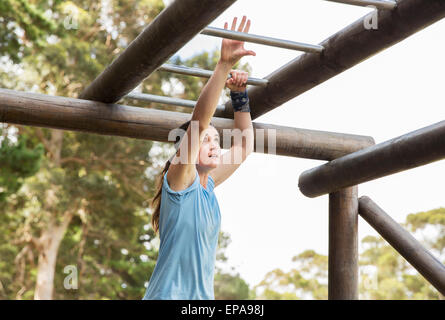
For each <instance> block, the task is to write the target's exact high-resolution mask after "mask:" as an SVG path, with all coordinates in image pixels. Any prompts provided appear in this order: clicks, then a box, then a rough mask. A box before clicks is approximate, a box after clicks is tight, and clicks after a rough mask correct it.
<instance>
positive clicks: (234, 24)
mask: <svg viewBox="0 0 445 320" xmlns="http://www.w3.org/2000/svg"><path fill="white" fill-rule="evenodd" d="M236 20H237V17H234V18H233V21H232V28H231V30H233V31H235V27H236Z"/></svg>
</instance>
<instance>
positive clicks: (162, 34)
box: [80, 0, 236, 103]
mask: <svg viewBox="0 0 445 320" xmlns="http://www.w3.org/2000/svg"><path fill="white" fill-rule="evenodd" d="M235 1H236V0H181V1H174V2H173V3H171V4H170V5H169V6H168V7H166V8H165V9H164V10H163V11H162V12H161V13H160V14H159V15H158V16H157V17H156V18H155V19H154V20H153V21H152V22H151V23H150V24H149V25H148V26H147V27H146V28H145V29H144V30H143V31H142V32H141V33H140V34H139V35H138V36H137V38H136V39H134V40H133V41H132V42H131V43H130V45H129V46H128V47H127V48H126V49H125V50H124V51H123V52H122V53H121V54H120V55H119V56H118V57H117V58H116V59H115V60H114V61H113V62H112V63H111V64H110V65H109V66H108V67H107V68H106V69H105V70H104V71H103V72H102V73H101V74H100V75H99V76H98V77H97V78H96V79H95V80H94V81H93V82H92V83H91V84H90V85H89V86H88V87H87V88H86V89H85V90H84V91H83V92H82V94H81V95H80V98H81V99H87V100H95V101H101V102H108V103H111V102H117V101H119V100H120V99H121V98H122V97H123V96H125V95H126V94H127V93H129V92H130V91H132V90H133V89H134V88H136V87H137V86H138V85H139V83H141V82H142V80H144V79H145V78H146V77H148V76H149V75H150V74H151V73H152V72H153V71H155V70H156V68H158V67H159V66H161V65H162V64H163V63H164V62H165V61H166V60H167V59H168V58H170V57H171V56H172V55H173V54H175V53H176V52H177V51H178V50H179V49H181V48H182V47H183V46H184V45H185V44H186V43H187V42H189V41H190V40H191V39H192V38H193V37H194V36H195V35H197V34H198V33H199V32H200V31H201V30H202V29H204V28H205V27H206V26H207V25H208V24H209V23H210V22H212V21H213V20H214V19H215V18H217V17H218V16H219V15H220V14H221V13H222V12H224V10H226V9H227V8H228V7H229V6H231V5H232V4H233V3H234V2H235Z"/></svg>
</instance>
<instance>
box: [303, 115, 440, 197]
mask: <svg viewBox="0 0 445 320" xmlns="http://www.w3.org/2000/svg"><path fill="white" fill-rule="evenodd" d="M444 158H445V121H441V122H438V123H436V124H433V125H431V126H428V127H425V128H422V129H419V130H416V131H413V132H410V133H408V134H405V135H402V136H400V137H397V138H394V139H391V140H388V141H386V142H383V143H379V144H377V145H375V146H371V147H368V148H366V149H363V150H359V151H357V152H354V153H351V154H348V155H346V156H343V157H341V158H338V159H335V160H333V161H331V162H329V163H326V164H324V165H321V166H318V167H316V168H313V169H310V170H307V171H304V172H303V173H302V174H301V175H300V179H299V187H300V190H301V192H302V193H303V194H304V195H305V196H308V197H317V196H320V195H323V194H327V193H330V192H333V191H335V190H339V189H342V188H345V187H348V186H355V185H358V184H360V183H363V182H367V181H371V180H373V179H377V178H380V177H384V176H387V175H390V174H393V173H397V172H400V171H403V170H408V169H412V168H415V167H419V166H421V165H425V164H428V163H431V162H434V161H437V160H441V159H444Z"/></svg>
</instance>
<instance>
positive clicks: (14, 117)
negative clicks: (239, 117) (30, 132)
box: [0, 89, 374, 160]
mask: <svg viewBox="0 0 445 320" xmlns="http://www.w3.org/2000/svg"><path fill="white" fill-rule="evenodd" d="M190 117H191V114H186V113H180V112H171V111H163V110H155V109H146V108H137V107H131V106H123V105H118V104H105V103H102V102H96V101H90V100H82V99H73V98H65V97H56V96H49V95H44V94H36V93H25V92H19V91H13V90H7V89H0V122H8V123H15V124H22V125H30V126H40V127H49V128H56V129H64V130H76V131H85V132H91V133H97V134H106V135H117V136H124V137H130V138H138V139H147V140H155V141H163V142H168V134H169V132H170V131H171V130H172V129H174V128H178V127H179V126H180V125H181V124H182V123H184V122H186V121H188V120H190ZM212 123H213V124H214V125H215V127H216V128H217V130H218V131H219V133H220V136H221V147H222V146H223V142H224V141H223V140H224V132H223V129H233V128H234V121H233V120H230V119H223V118H215V117H214V118H212ZM253 127H254V130H255V137H256V139H257V141H256V143H255V151H257V152H262V153H269V154H277V155H283V156H291V157H301V158H308V159H319V160H329V159H334V158H337V157H339V156H342V155H344V154H348V153H350V152H354V151H356V150H359V149H362V148H366V147H368V146H370V145H373V144H374V140H373V139H372V138H371V137H367V136H358V135H351V134H342V133H333V132H323V131H315V130H306V129H298V128H290V127H283V126H275V125H270V124H262V123H254V124H253ZM261 129H263V130H264V135H263V133H262V132H261ZM273 135H275V138H273ZM269 136H271V140H270V141H269ZM260 139H263V141H264V150H261V148H257V145H256V144H257V142H258V143H259V142H260ZM269 142H270V143H269ZM273 142H275V146H273ZM259 146H261V145H259ZM269 148H270V150H269ZM273 148H275V153H274V152H273Z"/></svg>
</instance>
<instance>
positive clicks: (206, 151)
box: [198, 126, 221, 169]
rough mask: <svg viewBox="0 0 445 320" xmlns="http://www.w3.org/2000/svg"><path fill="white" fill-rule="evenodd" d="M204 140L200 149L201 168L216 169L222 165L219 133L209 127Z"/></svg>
mask: <svg viewBox="0 0 445 320" xmlns="http://www.w3.org/2000/svg"><path fill="white" fill-rule="evenodd" d="M203 135H204V140H203V141H202V144H201V148H200V149H199V162H198V165H199V166H201V167H207V168H210V169H214V168H216V167H217V166H218V164H219V163H220V158H219V157H220V155H221V148H220V147H219V134H218V131H216V129H215V128H214V127H212V126H209V127H208V128H207V129H206V130H205V131H204V132H203Z"/></svg>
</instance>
